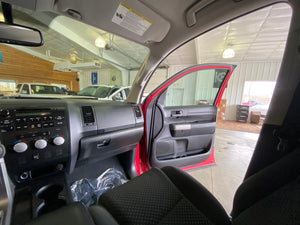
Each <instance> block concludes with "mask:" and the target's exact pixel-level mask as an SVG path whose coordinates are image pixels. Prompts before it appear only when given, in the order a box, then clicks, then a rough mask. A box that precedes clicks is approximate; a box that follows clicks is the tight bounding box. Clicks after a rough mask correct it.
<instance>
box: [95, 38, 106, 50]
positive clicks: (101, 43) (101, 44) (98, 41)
mask: <svg viewBox="0 0 300 225" xmlns="http://www.w3.org/2000/svg"><path fill="white" fill-rule="evenodd" d="M95 45H96V46H97V47H99V48H105V45H106V43H105V41H104V40H103V39H102V37H100V36H99V37H97V38H96V40H95Z"/></svg>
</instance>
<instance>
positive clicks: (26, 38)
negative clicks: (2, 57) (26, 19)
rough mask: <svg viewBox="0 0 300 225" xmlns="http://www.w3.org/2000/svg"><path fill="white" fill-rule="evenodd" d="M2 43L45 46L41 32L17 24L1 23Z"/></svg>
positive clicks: (0, 34)
mask: <svg viewBox="0 0 300 225" xmlns="http://www.w3.org/2000/svg"><path fill="white" fill-rule="evenodd" d="M0 42H1V43H7V44H17V45H24V46H41V45H43V38H42V34H41V32H40V31H39V30H37V29H34V28H30V27H25V26H21V25H17V24H7V23H0Z"/></svg>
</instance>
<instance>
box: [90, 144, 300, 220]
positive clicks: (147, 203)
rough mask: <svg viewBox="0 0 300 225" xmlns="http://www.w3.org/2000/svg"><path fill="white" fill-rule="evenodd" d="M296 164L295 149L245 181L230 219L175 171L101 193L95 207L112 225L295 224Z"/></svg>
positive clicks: (299, 204)
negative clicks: (109, 216) (114, 222)
mask: <svg viewBox="0 0 300 225" xmlns="http://www.w3.org/2000/svg"><path fill="white" fill-rule="evenodd" d="M299 162H300V151H299V149H297V150H295V151H293V152H292V153H290V154H289V155H287V156H285V157H284V158H282V159H281V160H279V161H278V162H275V163H274V164H272V165H270V166H268V167H267V168H265V169H263V170H262V171H260V172H259V173H257V174H255V175H253V176H251V177H250V178H248V179H247V180H246V181H245V182H244V183H243V184H242V185H241V186H240V187H239V189H238V190H237V192H236V195H235V199H234V206H233V211H232V216H233V220H232V221H231V219H230V217H229V216H228V215H227V214H226V212H225V210H224V209H223V207H222V206H221V204H220V203H219V202H218V201H217V200H216V199H215V198H214V197H213V195H212V194H211V193H210V192H209V191H208V190H207V189H206V188H205V187H204V186H202V185H201V184H200V183H198V182H197V181H196V180H194V179H193V178H192V177H191V176H189V175H188V174H186V173H185V172H183V171H181V170H180V169H177V168H174V167H165V168H163V169H156V168H153V169H151V170H149V171H148V172H146V173H144V174H142V175H141V176H139V177H136V178H134V179H132V180H131V181H130V182H128V183H126V184H124V185H121V186H120V187H118V188H116V189H113V190H110V191H108V192H106V193H104V194H103V195H102V196H101V197H100V199H99V204H100V205H101V207H103V208H105V211H106V214H110V215H111V216H112V217H113V218H114V220H115V221H116V224H131V225H134V224H139V225H141V224H200V225H212V224H214V225H226V224H235V225H254V224H255V225H258V224H268V225H269V224H278V225H279V224H291V225H292V224H300V218H299V215H300V211H299V210H300V193H299V191H300V185H299V184H300V182H299V180H300V179H299V174H300V163H299ZM95 207H97V206H95ZM257 210H259V212H258V211H257ZM90 213H91V215H92V217H93V218H94V221H96V220H97V217H101V213H97V210H95V209H94V210H90ZM283 221H284V222H283ZM95 223H96V224H97V225H100V224H98V223H97V222H95Z"/></svg>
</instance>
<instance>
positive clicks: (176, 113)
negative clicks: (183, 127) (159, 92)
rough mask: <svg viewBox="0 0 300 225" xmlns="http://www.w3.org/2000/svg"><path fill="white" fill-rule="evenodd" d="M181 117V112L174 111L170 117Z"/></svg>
mask: <svg viewBox="0 0 300 225" xmlns="http://www.w3.org/2000/svg"><path fill="white" fill-rule="evenodd" d="M182 116H183V112H182V110H176V111H172V112H171V117H182Z"/></svg>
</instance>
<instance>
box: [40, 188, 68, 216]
mask: <svg viewBox="0 0 300 225" xmlns="http://www.w3.org/2000/svg"><path fill="white" fill-rule="evenodd" d="M63 189H64V187H63V186H62V185H59V184H51V185H46V186H44V187H42V188H40V189H39V190H38V192H37V193H36V197H37V198H38V199H41V200H43V202H42V203H41V204H40V205H39V206H38V208H37V216H40V215H43V214H45V213H48V212H51V211H53V210H55V209H58V208H60V207H62V206H64V205H66V200H65V199H63V197H61V196H60V193H61V192H62V191H63Z"/></svg>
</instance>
